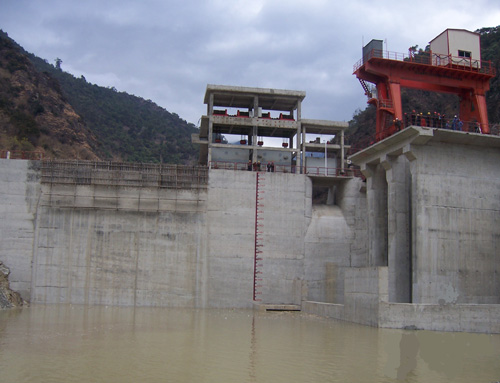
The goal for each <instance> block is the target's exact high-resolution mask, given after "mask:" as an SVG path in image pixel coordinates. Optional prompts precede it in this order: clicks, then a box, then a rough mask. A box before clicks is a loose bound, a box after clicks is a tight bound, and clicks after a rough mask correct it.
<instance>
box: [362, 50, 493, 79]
mask: <svg viewBox="0 0 500 383" xmlns="http://www.w3.org/2000/svg"><path fill="white" fill-rule="evenodd" d="M372 58H379V59H386V60H395V61H403V62H408V63H415V64H424V65H432V66H437V67H443V68H453V69H457V70H462V71H467V72H477V73H482V74H487V75H491V76H495V74H496V69H495V66H494V64H493V63H492V62H491V61H487V60H476V59H472V58H470V57H460V56H452V55H443V54H439V53H432V52H419V53H418V54H413V53H408V54H405V53H399V52H390V51H384V50H380V49H372V50H371V51H369V52H368V53H367V54H366V55H365V56H364V57H363V58H361V59H360V60H359V61H358V62H357V63H356V64H354V67H353V73H354V72H356V71H357V70H358V69H359V68H361V67H362V66H363V64H364V63H366V62H367V61H369V60H370V59H372Z"/></svg>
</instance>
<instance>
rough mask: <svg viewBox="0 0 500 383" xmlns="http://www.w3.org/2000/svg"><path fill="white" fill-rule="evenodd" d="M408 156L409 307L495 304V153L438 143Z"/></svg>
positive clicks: (499, 271) (498, 209)
mask: <svg viewBox="0 0 500 383" xmlns="http://www.w3.org/2000/svg"><path fill="white" fill-rule="evenodd" d="M457 134H460V133H457ZM412 151H413V152H414V155H415V156H416V158H417V159H416V160H415V161H412V162H411V173H412V199H413V212H412V214H413V216H414V219H413V221H414V223H413V226H414V228H413V230H414V234H413V236H414V244H413V254H414V256H413V270H414V272H413V275H414V277H413V302H415V303H431V304H446V303H474V304H499V303H500V294H499V291H500V277H499V275H500V257H499V256H498V249H499V248H500V229H499V228H500V168H499V167H498V164H499V163H500V151H499V150H498V148H494V147H482V146H472V145H454V144H449V143H444V142H442V143H441V142H431V143H429V144H428V145H425V146H420V145H414V146H413V145H412Z"/></svg>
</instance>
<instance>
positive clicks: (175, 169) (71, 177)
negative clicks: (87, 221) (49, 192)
mask: <svg viewBox="0 0 500 383" xmlns="http://www.w3.org/2000/svg"><path fill="white" fill-rule="evenodd" d="M41 170H42V183H50V184H71V185H101V186H123V187H159V188H168V189H204V188H206V187H207V185H208V168H207V167H206V166H185V165H165V164H144V163H120V162H100V161H99V162H98V161H64V160H51V161H43V162H42V167H41Z"/></svg>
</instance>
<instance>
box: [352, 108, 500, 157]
mask: <svg viewBox="0 0 500 383" xmlns="http://www.w3.org/2000/svg"><path fill="white" fill-rule="evenodd" d="M408 126H421V127H428V128H434V129H444V130H455V131H461V132H468V133H476V134H485V132H486V131H488V130H489V133H488V134H485V135H486V136H488V135H491V136H500V124H487V125H480V124H479V123H478V122H476V121H461V120H458V119H457V120H455V119H454V118H439V117H438V118H436V117H431V116H420V115H417V114H415V115H407V116H405V118H404V119H403V121H402V123H401V128H400V129H399V130H401V129H405V128H407V127H408ZM485 128H487V129H485ZM399 130H398V128H396V126H395V125H390V126H388V127H387V128H385V129H383V130H382V131H381V132H379V133H378V135H377V134H371V135H369V136H365V137H363V138H361V139H357V140H356V141H353V142H352V143H350V144H349V146H350V148H349V150H348V151H347V155H348V156H350V155H353V154H355V153H357V152H359V151H361V150H363V149H365V148H367V147H369V146H371V145H373V144H375V143H376V142H378V141H380V140H383V139H384V138H387V137H389V136H392V135H393V134H395V133H397V132H398V131H399ZM351 140H352V139H351V138H349V137H346V142H347V143H349V142H350V141H351Z"/></svg>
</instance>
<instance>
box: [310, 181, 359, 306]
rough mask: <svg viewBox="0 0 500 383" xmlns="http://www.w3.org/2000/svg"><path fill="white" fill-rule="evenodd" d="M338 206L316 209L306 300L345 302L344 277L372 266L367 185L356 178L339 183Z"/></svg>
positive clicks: (336, 184) (313, 218)
mask: <svg viewBox="0 0 500 383" xmlns="http://www.w3.org/2000/svg"><path fill="white" fill-rule="evenodd" d="M332 189H334V190H335V198H334V200H335V204H334V205H313V210H312V213H313V214H312V218H311V222H310V224H309V226H308V228H307V233H306V237H305V252H304V255H305V274H306V275H305V279H306V281H307V291H306V294H305V297H304V299H306V300H311V301H319V302H329V303H343V302H344V275H345V272H346V269H348V268H350V267H361V266H366V265H368V249H367V229H368V226H367V220H366V215H365V211H366V194H365V192H364V191H365V183H364V182H363V181H362V180H361V179H359V178H355V179H352V180H345V181H341V182H336V183H335V185H334V186H333V187H332Z"/></svg>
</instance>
